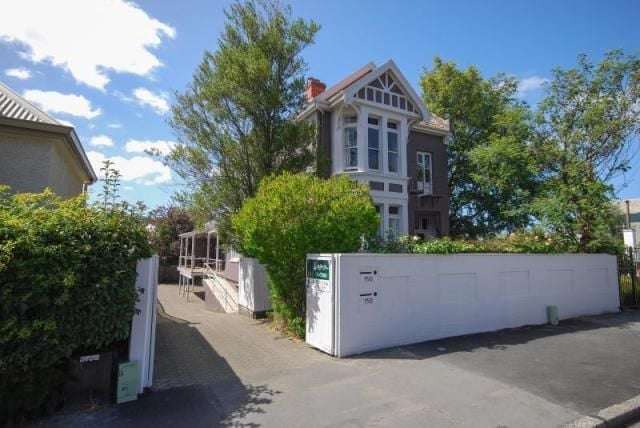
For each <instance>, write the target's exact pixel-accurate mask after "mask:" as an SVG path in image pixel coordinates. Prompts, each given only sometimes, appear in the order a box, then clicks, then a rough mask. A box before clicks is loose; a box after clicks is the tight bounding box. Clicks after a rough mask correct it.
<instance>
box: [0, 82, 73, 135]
mask: <svg viewBox="0 0 640 428" xmlns="http://www.w3.org/2000/svg"><path fill="white" fill-rule="evenodd" d="M0 117H7V118H9V119H20V120H29V121H31V122H41V123H50V124H52V125H61V123H60V122H58V121H57V120H55V119H54V118H52V117H51V116H49V115H48V114H46V113H45V112H43V111H42V110H40V109H39V108H38V107H36V106H34V105H33V104H31V103H30V102H29V101H27V100H25V99H24V98H23V97H21V96H20V95H18V94H16V93H15V92H14V91H13V90H11V88H9V87H8V86H6V85H5V84H3V83H2V82H0Z"/></svg>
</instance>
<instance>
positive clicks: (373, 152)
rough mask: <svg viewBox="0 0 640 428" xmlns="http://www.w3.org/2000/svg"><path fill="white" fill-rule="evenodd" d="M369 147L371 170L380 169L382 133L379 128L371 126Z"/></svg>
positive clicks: (368, 140)
mask: <svg viewBox="0 0 640 428" xmlns="http://www.w3.org/2000/svg"><path fill="white" fill-rule="evenodd" d="M367 147H368V148H369V151H368V156H369V169H376V170H378V169H380V131H379V130H378V127H373V126H369V129H368V133H367Z"/></svg>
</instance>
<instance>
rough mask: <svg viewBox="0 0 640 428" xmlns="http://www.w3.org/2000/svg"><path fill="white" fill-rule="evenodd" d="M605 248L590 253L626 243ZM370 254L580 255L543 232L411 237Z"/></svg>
mask: <svg viewBox="0 0 640 428" xmlns="http://www.w3.org/2000/svg"><path fill="white" fill-rule="evenodd" d="M599 242H601V245H599V246H597V247H593V248H590V251H589V252H593V253H596V252H602V253H610V254H620V253H621V251H622V250H621V246H622V242H621V241H620V240H614V239H611V240H610V241H606V242H605V241H603V240H602V241H599ZM368 250H369V251H371V252H374V253H413V254H456V253H531V254H555V253H575V252H578V247H577V245H571V244H570V243H567V242H566V240H565V239H562V237H560V236H558V235H554V234H548V233H544V231H542V230H539V229H534V230H530V231H520V232H516V233H511V234H509V235H507V236H504V237H496V238H491V239H484V240H476V241H465V240H454V239H451V238H439V239H433V240H427V241H423V240H421V239H417V238H414V237H410V236H403V237H400V238H398V239H395V240H387V241H382V242H378V241H373V242H372V243H370V244H369V248H368Z"/></svg>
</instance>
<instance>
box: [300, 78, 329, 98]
mask: <svg viewBox="0 0 640 428" xmlns="http://www.w3.org/2000/svg"><path fill="white" fill-rule="evenodd" d="M325 89H327V85H325V84H324V83H322V82H321V81H320V80H318V79H316V78H314V77H309V78H308V79H307V89H306V90H305V91H304V95H305V98H306V99H307V102H308V103H310V102H311V101H313V99H314V98H315V97H317V96H318V95H320V94H321V93H323V92H324V90H325Z"/></svg>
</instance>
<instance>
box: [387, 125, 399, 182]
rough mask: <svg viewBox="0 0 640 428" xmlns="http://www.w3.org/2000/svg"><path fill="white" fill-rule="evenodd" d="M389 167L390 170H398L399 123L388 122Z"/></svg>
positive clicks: (394, 171)
mask: <svg viewBox="0 0 640 428" xmlns="http://www.w3.org/2000/svg"><path fill="white" fill-rule="evenodd" d="M387 167H388V169H389V172H392V173H397V172H398V124H397V123H396V122H391V121H389V122H387Z"/></svg>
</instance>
